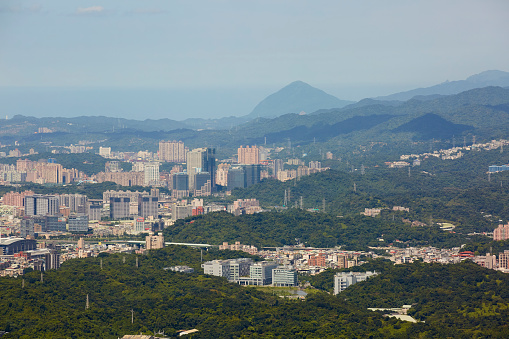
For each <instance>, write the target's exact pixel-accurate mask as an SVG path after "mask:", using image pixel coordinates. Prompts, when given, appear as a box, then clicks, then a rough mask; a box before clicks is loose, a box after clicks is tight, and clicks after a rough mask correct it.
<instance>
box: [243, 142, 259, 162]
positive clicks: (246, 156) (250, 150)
mask: <svg viewBox="0 0 509 339" xmlns="http://www.w3.org/2000/svg"><path fill="white" fill-rule="evenodd" d="M237 159H238V163H239V164H246V165H256V164H259V163H260V150H259V148H258V146H251V147H249V146H246V147H243V146H240V147H239V149H238V150H237Z"/></svg>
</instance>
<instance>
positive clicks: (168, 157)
mask: <svg viewBox="0 0 509 339" xmlns="http://www.w3.org/2000/svg"><path fill="white" fill-rule="evenodd" d="M159 160H161V161H166V162H184V161H186V148H185V147H184V143H183V142H182V141H164V140H162V141H160V142H159Z"/></svg>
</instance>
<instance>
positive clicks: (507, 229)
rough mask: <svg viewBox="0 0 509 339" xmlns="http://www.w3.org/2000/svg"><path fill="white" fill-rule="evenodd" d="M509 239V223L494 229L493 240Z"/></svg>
mask: <svg viewBox="0 0 509 339" xmlns="http://www.w3.org/2000/svg"><path fill="white" fill-rule="evenodd" d="M506 239H509V223H508V224H507V225H498V227H497V228H495V230H494V231H493V240H506Z"/></svg>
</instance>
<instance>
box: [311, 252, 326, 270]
mask: <svg viewBox="0 0 509 339" xmlns="http://www.w3.org/2000/svg"><path fill="white" fill-rule="evenodd" d="M308 266H315V267H327V261H326V257H325V255H323V254H321V253H320V254H318V255H314V256H312V257H310V258H309V260H308Z"/></svg>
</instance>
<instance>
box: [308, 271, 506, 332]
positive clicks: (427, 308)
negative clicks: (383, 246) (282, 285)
mask: <svg viewBox="0 0 509 339" xmlns="http://www.w3.org/2000/svg"><path fill="white" fill-rule="evenodd" d="M354 270H356V271H365V270H376V271H377V272H379V273H381V274H380V275H378V276H374V277H372V278H369V279H368V280H367V281H365V282H360V283H357V284H355V285H353V286H350V287H348V288H347V289H346V290H345V291H343V292H341V293H340V294H339V295H338V296H337V297H338V298H340V299H343V300H351V301H355V303H356V304H357V305H359V306H362V307H366V308H367V307H381V308H393V307H401V306H402V305H412V308H411V309H410V310H409V312H408V314H409V315H410V316H412V317H414V318H415V319H416V320H418V321H422V322H423V323H419V324H418V325H416V327H417V328H418V329H419V330H418V331H419V332H421V333H422V334H421V335H422V336H424V337H432V338H446V337H448V338H487V337H492V338H504V337H507V336H508V335H509V327H508V326H507V323H506V322H505V319H506V318H507V316H509V307H507V305H508V302H509V289H508V288H507V286H508V285H509V276H508V275H507V274H504V273H501V272H498V271H494V270H489V269H486V268H483V267H480V266H479V265H476V264H474V263H472V262H470V261H466V262H462V263H460V264H454V265H442V264H424V263H419V262H417V263H413V264H407V265H392V264H391V263H388V262H382V261H375V262H372V263H369V264H366V265H363V266H361V267H356V268H355V269H354ZM337 271H338V270H328V271H326V272H324V273H321V274H319V275H317V276H311V277H309V280H310V282H311V284H313V286H315V287H318V288H321V289H325V290H327V291H332V290H333V288H334V273H335V272H337ZM343 271H347V270H343ZM424 333H425V334H424Z"/></svg>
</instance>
